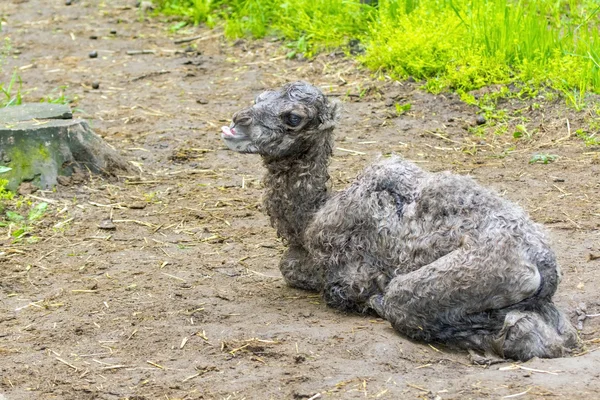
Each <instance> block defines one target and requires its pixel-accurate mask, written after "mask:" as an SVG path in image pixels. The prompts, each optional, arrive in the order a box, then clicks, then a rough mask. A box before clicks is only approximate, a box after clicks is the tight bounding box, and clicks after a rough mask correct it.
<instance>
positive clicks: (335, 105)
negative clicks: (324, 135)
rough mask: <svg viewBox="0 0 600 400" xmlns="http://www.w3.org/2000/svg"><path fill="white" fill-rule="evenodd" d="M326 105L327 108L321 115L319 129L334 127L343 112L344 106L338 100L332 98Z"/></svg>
mask: <svg viewBox="0 0 600 400" xmlns="http://www.w3.org/2000/svg"><path fill="white" fill-rule="evenodd" d="M325 107H327V109H326V110H325V111H324V112H323V114H322V116H321V125H319V130H325V129H329V128H334V127H335V126H336V125H337V123H338V121H339V120H340V114H341V113H342V110H341V108H342V107H341V105H340V102H339V101H337V100H330V101H329V102H328V103H327V105H326V106H325Z"/></svg>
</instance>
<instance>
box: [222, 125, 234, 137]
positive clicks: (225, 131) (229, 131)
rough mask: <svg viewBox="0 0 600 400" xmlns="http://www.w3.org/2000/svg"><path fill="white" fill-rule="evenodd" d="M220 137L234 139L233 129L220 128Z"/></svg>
mask: <svg viewBox="0 0 600 400" xmlns="http://www.w3.org/2000/svg"><path fill="white" fill-rule="evenodd" d="M221 137H222V138H223V139H233V138H235V129H234V128H230V127H228V126H222V127H221Z"/></svg>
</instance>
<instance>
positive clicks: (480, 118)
mask: <svg viewBox="0 0 600 400" xmlns="http://www.w3.org/2000/svg"><path fill="white" fill-rule="evenodd" d="M475 122H476V123H477V125H483V124H485V123H486V119H485V117H484V116H483V115H478V116H477V118H475Z"/></svg>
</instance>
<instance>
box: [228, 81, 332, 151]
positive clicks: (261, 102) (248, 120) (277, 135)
mask: <svg viewBox="0 0 600 400" xmlns="http://www.w3.org/2000/svg"><path fill="white" fill-rule="evenodd" d="M338 108H339V106H338V103H337V102H332V101H329V100H328V99H327V98H326V97H325V95H323V93H322V92H321V91H320V90H319V89H318V88H316V87H314V86H312V85H310V84H308V83H306V82H301V81H299V82H294V83H289V84H287V85H285V86H284V87H283V88H282V89H281V90H277V91H275V90H268V91H266V92H263V93H261V94H260V95H258V96H257V97H256V100H255V102H254V105H253V106H252V107H248V108H245V109H243V110H241V111H238V112H237V113H235V114H234V116H233V122H232V123H231V125H230V126H224V127H222V128H221V130H222V134H221V137H222V138H223V141H224V142H225V144H226V145H227V147H229V148H230V149H231V150H234V151H237V152H240V153H253V154H260V155H262V156H263V157H267V158H270V159H283V158H287V157H295V156H299V155H301V154H303V153H305V152H307V151H308V150H309V149H310V148H312V147H314V146H319V145H322V144H323V143H325V141H329V140H330V139H331V135H332V131H333V128H334V127H335V125H336V122H337V120H338V114H339V110H338Z"/></svg>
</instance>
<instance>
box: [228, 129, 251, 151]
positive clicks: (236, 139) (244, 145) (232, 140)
mask: <svg viewBox="0 0 600 400" xmlns="http://www.w3.org/2000/svg"><path fill="white" fill-rule="evenodd" d="M221 139H223V142H225V145H226V146H227V147H228V148H229V149H230V150H233V151H237V152H238V153H254V152H255V151H254V147H253V145H252V141H251V140H250V138H249V137H248V135H246V133H244V132H240V131H238V130H236V129H235V127H229V126H223V127H221Z"/></svg>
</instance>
